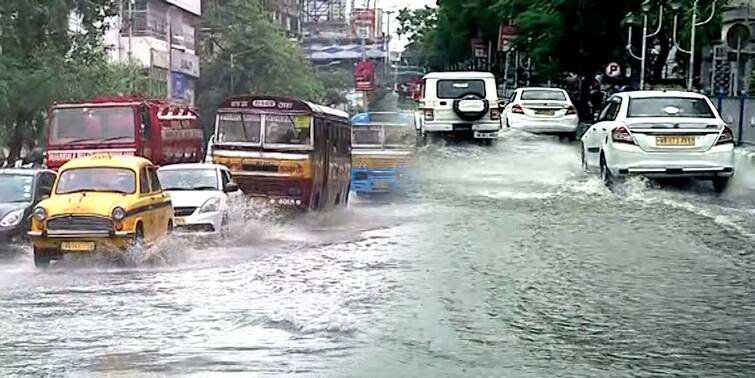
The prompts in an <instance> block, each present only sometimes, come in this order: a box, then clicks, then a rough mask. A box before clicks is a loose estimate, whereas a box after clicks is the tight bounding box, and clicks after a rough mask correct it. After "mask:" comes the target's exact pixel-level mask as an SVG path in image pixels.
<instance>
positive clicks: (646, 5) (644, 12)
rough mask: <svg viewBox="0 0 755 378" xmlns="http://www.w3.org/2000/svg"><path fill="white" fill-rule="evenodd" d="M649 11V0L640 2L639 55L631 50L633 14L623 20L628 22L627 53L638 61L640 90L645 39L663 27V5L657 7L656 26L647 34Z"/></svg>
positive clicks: (643, 74) (645, 45)
mask: <svg viewBox="0 0 755 378" xmlns="http://www.w3.org/2000/svg"><path fill="white" fill-rule="evenodd" d="M649 12H650V2H649V1H648V0H646V1H645V2H643V3H642V43H641V45H642V52H641V53H640V56H637V55H635V54H634V52H632V23H633V21H632V20H633V19H634V16H632V15H631V13H630V14H628V15H627V17H626V18H625V22H627V23H628V24H629V38H628V41H627V47H626V49H627V52H628V53H629V55H630V56H631V57H633V58H635V59H637V60H639V61H640V90H644V89H645V63H646V61H647V39H648V38H651V37H655V36H656V35H658V33H660V32H661V28H663V5H661V6H660V7H659V10H658V28H657V29H656V30H655V31H654V32H652V33H650V34H648V13H649Z"/></svg>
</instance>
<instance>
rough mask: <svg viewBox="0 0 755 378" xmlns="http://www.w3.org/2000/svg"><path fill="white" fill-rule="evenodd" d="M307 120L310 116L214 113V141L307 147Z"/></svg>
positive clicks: (309, 141) (308, 142) (308, 134)
mask: <svg viewBox="0 0 755 378" xmlns="http://www.w3.org/2000/svg"><path fill="white" fill-rule="evenodd" d="M311 123H312V117H311V116H309V115H286V114H240V113H223V114H220V115H218V126H217V129H218V137H217V141H218V142H219V143H247V144H255V145H261V144H263V143H264V144H265V145H279V146H311V145H312V139H311V133H310V125H311ZM263 129H264V131H265V132H264V134H263V132H262V131H263ZM263 135H264V137H263ZM263 139H264V140H263Z"/></svg>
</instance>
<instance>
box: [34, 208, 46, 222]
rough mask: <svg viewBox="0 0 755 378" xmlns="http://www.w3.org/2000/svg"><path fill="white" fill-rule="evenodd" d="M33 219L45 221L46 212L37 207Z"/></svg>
mask: <svg viewBox="0 0 755 378" xmlns="http://www.w3.org/2000/svg"><path fill="white" fill-rule="evenodd" d="M34 218H36V219H37V220H38V221H40V222H42V221H44V220H45V219H47V210H45V208H44V207H37V208H35V209H34Z"/></svg>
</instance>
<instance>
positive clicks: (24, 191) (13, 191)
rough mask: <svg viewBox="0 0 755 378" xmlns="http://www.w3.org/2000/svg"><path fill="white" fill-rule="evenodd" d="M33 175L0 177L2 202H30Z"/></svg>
mask: <svg viewBox="0 0 755 378" xmlns="http://www.w3.org/2000/svg"><path fill="white" fill-rule="evenodd" d="M33 183H34V176H32V175H13V174H11V175H0V202H30V201H31V200H32V185H33Z"/></svg>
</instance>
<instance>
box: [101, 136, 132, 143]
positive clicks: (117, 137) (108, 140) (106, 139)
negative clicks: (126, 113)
mask: <svg viewBox="0 0 755 378" xmlns="http://www.w3.org/2000/svg"><path fill="white" fill-rule="evenodd" d="M126 138H131V137H128V136H115V137H110V138H105V139H102V140H100V142H112V141H114V140H118V139H126Z"/></svg>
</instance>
